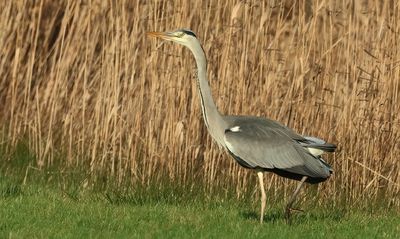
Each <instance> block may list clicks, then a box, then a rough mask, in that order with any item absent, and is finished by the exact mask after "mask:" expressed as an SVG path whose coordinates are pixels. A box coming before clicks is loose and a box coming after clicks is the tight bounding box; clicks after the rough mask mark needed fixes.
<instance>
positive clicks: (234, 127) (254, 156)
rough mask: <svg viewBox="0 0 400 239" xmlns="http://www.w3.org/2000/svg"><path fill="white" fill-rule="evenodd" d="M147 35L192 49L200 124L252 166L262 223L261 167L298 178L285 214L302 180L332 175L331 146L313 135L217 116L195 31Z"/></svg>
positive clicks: (273, 124)
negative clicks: (328, 155)
mask: <svg viewBox="0 0 400 239" xmlns="http://www.w3.org/2000/svg"><path fill="white" fill-rule="evenodd" d="M148 34H149V35H150V36H155V37H160V38H162V39H164V40H169V41H173V42H176V43H179V44H181V45H184V46H186V47H187V48H189V50H190V51H191V52H192V53H193V56H194V58H195V60H196V65H197V86H198V89H199V95H200V102H201V109H202V113H203V119H204V123H205V125H206V127H207V129H208V131H209V133H210V134H211V137H212V138H213V139H214V140H215V141H216V142H217V143H218V144H219V145H220V146H221V147H223V148H225V149H226V150H227V151H228V152H229V153H230V154H231V155H232V156H233V157H234V158H235V159H236V161H237V162H238V163H239V164H240V165H241V166H243V167H246V168H249V169H254V170H256V171H257V174H258V178H259V181H260V188H261V217H260V221H261V222H262V221H263V214H264V209H265V202H266V195H265V189H264V182H263V173H262V172H263V171H271V172H274V173H276V174H278V175H280V176H283V177H286V178H290V179H295V180H299V181H300V184H299V186H298V187H297V189H296V190H295V192H294V193H293V195H292V197H291V198H290V200H289V202H288V204H287V206H286V211H285V215H286V218H287V219H289V216H290V212H291V210H292V208H291V206H292V204H293V202H294V199H295V197H296V195H297V194H298V192H299V190H300V188H301V186H302V185H303V183H304V182H308V183H319V182H322V181H325V180H326V179H327V178H329V176H330V175H331V173H332V168H331V167H330V166H329V164H327V163H326V162H325V161H324V160H323V159H322V158H321V154H322V153H323V152H333V151H334V150H335V148H336V146H335V145H333V144H328V143H326V142H325V141H323V140H321V139H318V138H315V137H310V136H306V137H303V136H301V135H299V134H297V133H295V132H294V131H293V130H291V129H290V128H288V127H286V126H284V125H282V124H280V123H278V122H276V121H274V120H270V119H266V118H260V117H251V116H225V115H222V114H221V113H220V112H219V111H218V108H217V107H216V105H215V103H214V100H213V98H212V94H211V89H210V86H209V84H208V80H207V62H206V57H205V54H204V51H203V48H202V47H201V45H200V42H199V41H198V39H197V38H196V35H195V34H194V33H193V32H192V31H190V30H187V29H180V30H176V31H173V32H150V33H148Z"/></svg>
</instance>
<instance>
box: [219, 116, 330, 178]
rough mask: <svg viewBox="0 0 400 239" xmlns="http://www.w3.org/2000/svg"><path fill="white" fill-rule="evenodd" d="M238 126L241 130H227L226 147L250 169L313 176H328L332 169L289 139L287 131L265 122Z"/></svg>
mask: <svg viewBox="0 0 400 239" xmlns="http://www.w3.org/2000/svg"><path fill="white" fill-rule="evenodd" d="M238 123H239V124H238ZM235 126H238V127H239V128H235V129H236V130H235V131H234V132H233V131H231V130H229V129H228V130H226V131H225V137H224V140H225V145H226V147H227V148H228V150H229V151H230V152H231V153H232V154H233V155H234V156H236V157H238V158H240V159H241V160H243V161H244V162H245V163H246V164H247V165H249V166H250V167H251V168H264V169H273V168H277V169H282V170H285V171H288V172H291V173H296V174H301V175H306V176H310V177H329V175H330V172H329V169H328V168H327V167H326V166H325V165H324V164H323V163H322V162H320V160H319V159H318V158H316V157H314V156H313V155H311V154H310V153H309V152H308V151H307V150H306V149H304V147H303V146H302V145H300V144H299V143H298V142H297V141H296V140H294V139H292V138H291V137H289V134H288V133H285V132H284V128H278V129H277V128H276V127H273V125H272V126H271V125H268V124H265V123H263V122H262V121H255V122H248V123H241V122H236V124H235ZM237 129H238V130H237ZM289 133H290V134H293V132H292V131H291V132H289ZM299 137H301V136H299Z"/></svg>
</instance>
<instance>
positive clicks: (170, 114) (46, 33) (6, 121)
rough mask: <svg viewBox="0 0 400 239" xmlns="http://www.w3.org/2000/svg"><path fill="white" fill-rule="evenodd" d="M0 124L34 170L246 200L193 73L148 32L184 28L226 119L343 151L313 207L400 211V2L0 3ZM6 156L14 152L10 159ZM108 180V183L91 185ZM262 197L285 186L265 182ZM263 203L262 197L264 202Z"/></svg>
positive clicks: (252, 188) (332, 159) (181, 56)
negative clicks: (267, 123) (325, 202)
mask: <svg viewBox="0 0 400 239" xmlns="http://www.w3.org/2000/svg"><path fill="white" fill-rule="evenodd" d="M0 8H1V9H2V11H1V12H0V79H1V81H0V102H1V104H0V121H1V123H2V128H1V131H2V135H3V144H4V145H7V147H8V150H9V151H12V149H13V147H14V146H15V145H16V144H17V143H18V142H19V141H21V140H26V141H27V142H28V144H29V148H30V150H31V151H32V152H33V153H34V154H35V155H36V162H35V163H34V165H32V166H34V167H37V168H39V169H42V168H46V167H48V166H52V165H59V167H60V170H61V169H65V168H72V169H73V168H87V171H88V172H90V175H91V179H92V180H93V181H94V182H95V181H96V180H98V179H99V178H101V177H106V178H112V179H115V180H116V181H117V182H118V183H119V184H121V185H123V184H124V183H128V184H129V185H133V186H135V185H139V184H140V185H149V184H151V183H156V184H157V183H158V184H166V183H172V184H176V185H182V186H184V187H187V188H190V187H192V186H193V185H203V186H204V193H205V194H210V195H212V194H213V193H214V192H215V191H216V190H220V191H224V190H225V191H233V192H235V193H236V194H237V197H242V196H243V195H245V194H246V193H248V192H250V193H252V194H253V193H255V192H257V190H258V188H257V185H256V176H255V175H254V173H252V172H250V171H248V170H245V169H243V168H240V167H239V166H238V165H237V164H236V163H235V162H234V160H233V159H232V158H231V157H230V156H228V155H227V154H226V153H225V152H222V150H219V149H218V147H217V146H216V145H215V144H214V143H213V142H212V140H211V138H210V136H209V135H208V133H207V130H206V127H205V126H204V123H203V121H202V117H201V110H200V100H199V98H198V95H197V89H196V87H195V83H194V79H193V78H194V73H195V64H194V60H193V57H192V56H191V53H190V52H189V51H188V50H187V49H184V48H183V47H182V46H177V45H176V44H172V43H162V42H161V41H159V40H156V39H149V38H147V37H146V35H145V32H146V31H166V30H175V29H178V28H190V29H192V30H193V31H194V32H196V33H197V35H198V37H199V39H200V41H201V42H202V43H203V46H204V49H205V52H206V55H207V57H208V66H209V67H208V68H209V80H210V84H211V87H212V90H213V95H214V98H215V100H216V103H217V105H218V107H219V108H220V110H221V112H223V113H226V114H244V115H258V116H265V117H269V118H272V119H276V120H279V121H281V122H283V123H285V124H287V125H289V126H290V127H292V128H294V129H295V130H296V131H297V132H299V133H301V134H305V135H315V136H318V137H321V138H324V139H326V140H327V141H329V142H332V143H335V144H337V145H338V150H337V152H336V153H335V154H333V155H327V156H326V157H325V158H326V160H327V161H328V162H329V163H330V164H331V165H332V166H333V168H334V169H335V173H334V174H333V176H332V177H331V179H330V180H328V181H327V182H326V183H324V184H321V185H320V186H319V196H320V198H330V199H333V200H334V201H335V200H336V201H337V200H339V199H343V198H344V199H345V201H346V202H351V203H354V202H357V201H363V200H365V199H366V200H368V201H379V200H381V199H385V202H387V203H388V204H390V205H397V206H399V205H400V202H399V192H400V174H399V169H400V161H399V155H400V141H399V138H400V114H399V112H400V104H399V103H400V96H399V92H400V48H399V47H400V46H399V39H400V36H399V34H400V6H399V3H398V2H397V1H389V0H383V1H381V0H379V1H378V0H375V1H350V0H343V1H334V0H326V1H323V0H321V1H289V0H288V1H237V0H236V1H234V0H228V1H225V0H224V1H221V0H216V1H202V2H201V1H182V0H177V1H160V0H158V1H157V0H156V1H155V0H152V1H139V0H137V1H128V0H121V1H102V0H92V1H91V0H88V1H83V0H82V1H79V0H77V1H68V0H65V1H50V0H41V1H39V0H38V1H31V0H25V1H23V0H15V1H1V3H0ZM8 160H12V158H10V159H8ZM100 175H101V176H100ZM266 183H267V190H269V192H270V193H269V196H270V197H273V196H279V195H281V193H282V192H283V193H284V194H285V195H286V194H287V193H289V192H290V191H289V190H291V189H292V187H293V185H294V184H293V183H292V182H290V181H288V180H286V179H281V178H279V177H277V176H274V175H272V174H268V176H267V180H266ZM257 193H258V192H257Z"/></svg>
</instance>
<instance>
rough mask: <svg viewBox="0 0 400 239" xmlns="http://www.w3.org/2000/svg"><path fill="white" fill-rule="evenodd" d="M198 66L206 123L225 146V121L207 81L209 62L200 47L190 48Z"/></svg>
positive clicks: (202, 106)
mask: <svg viewBox="0 0 400 239" xmlns="http://www.w3.org/2000/svg"><path fill="white" fill-rule="evenodd" d="M190 49H191V51H192V53H193V55H194V57H195V60H196V64H197V86H198V89H199V92H200V101H201V108H202V113H203V118H204V122H205V124H206V126H207V129H208V131H209V132H210V134H211V136H212V137H213V138H214V140H216V141H217V142H218V143H219V144H220V145H223V133H224V121H223V119H222V116H221V114H220V112H219V111H218V108H217V106H216V105H215V102H214V100H213V97H212V93H211V89H210V85H209V84H208V80H207V61H206V57H205V54H204V51H203V48H202V47H201V46H200V45H196V46H194V47H191V48H190Z"/></svg>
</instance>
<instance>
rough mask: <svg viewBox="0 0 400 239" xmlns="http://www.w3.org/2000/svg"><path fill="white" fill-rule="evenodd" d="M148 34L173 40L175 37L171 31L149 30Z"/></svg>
mask: <svg viewBox="0 0 400 239" xmlns="http://www.w3.org/2000/svg"><path fill="white" fill-rule="evenodd" d="M147 35H148V36H151V37H158V38H161V39H164V40H172V39H173V37H174V36H173V35H172V34H171V33H169V32H148V33H147Z"/></svg>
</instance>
